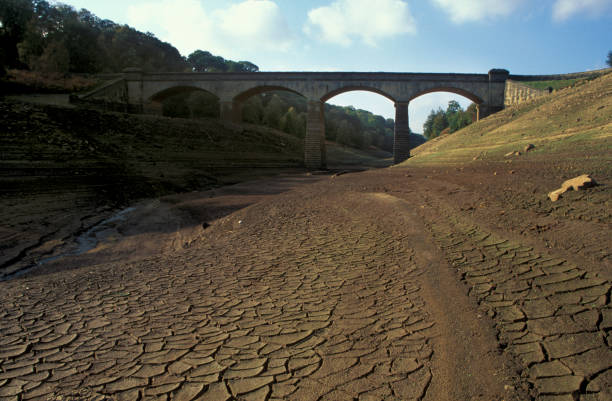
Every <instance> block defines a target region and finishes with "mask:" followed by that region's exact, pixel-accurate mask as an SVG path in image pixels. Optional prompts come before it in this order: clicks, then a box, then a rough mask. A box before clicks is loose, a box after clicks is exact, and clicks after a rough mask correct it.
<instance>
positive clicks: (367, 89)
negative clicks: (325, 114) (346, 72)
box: [321, 85, 396, 103]
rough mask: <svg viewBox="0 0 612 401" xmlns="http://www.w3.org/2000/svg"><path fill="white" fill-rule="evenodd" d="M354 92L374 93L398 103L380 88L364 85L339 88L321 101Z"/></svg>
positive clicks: (324, 96) (327, 94)
mask: <svg viewBox="0 0 612 401" xmlns="http://www.w3.org/2000/svg"><path fill="white" fill-rule="evenodd" d="M354 91H365V92H372V93H376V94H378V95H381V96H384V97H386V98H387V99H389V100H390V101H392V102H393V103H395V101H396V100H395V98H394V97H393V96H391V95H390V94H388V93H386V92H385V91H383V90H380V89H378V88H374V87H371V86H364V85H349V86H343V87H341V88H338V89H334V90H332V91H330V92H328V93H326V94H325V95H323V97H321V101H322V102H327V101H328V100H329V99H331V98H333V97H334V96H338V95H341V94H343V93H347V92H354Z"/></svg>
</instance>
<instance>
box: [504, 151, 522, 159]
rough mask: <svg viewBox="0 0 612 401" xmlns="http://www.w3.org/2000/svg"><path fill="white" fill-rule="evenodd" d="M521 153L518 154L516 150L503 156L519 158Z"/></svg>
mask: <svg viewBox="0 0 612 401" xmlns="http://www.w3.org/2000/svg"><path fill="white" fill-rule="evenodd" d="M520 155H521V152H519V151H518V150H515V151H512V152H508V153H506V154H505V155H504V157H512V156H520Z"/></svg>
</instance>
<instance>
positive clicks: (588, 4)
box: [553, 0, 612, 21]
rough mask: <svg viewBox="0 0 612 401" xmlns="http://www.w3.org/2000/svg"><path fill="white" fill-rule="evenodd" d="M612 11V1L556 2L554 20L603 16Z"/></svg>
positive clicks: (574, 0) (582, 0)
mask: <svg viewBox="0 0 612 401" xmlns="http://www.w3.org/2000/svg"><path fill="white" fill-rule="evenodd" d="M610 9H612V0H556V1H555V4H554V5H553V19H554V20H555V21H565V20H566V19H568V18H570V17H571V16H573V15H575V14H580V13H586V14H589V15H593V16H596V15H601V13H603V12H606V11H607V10H610Z"/></svg>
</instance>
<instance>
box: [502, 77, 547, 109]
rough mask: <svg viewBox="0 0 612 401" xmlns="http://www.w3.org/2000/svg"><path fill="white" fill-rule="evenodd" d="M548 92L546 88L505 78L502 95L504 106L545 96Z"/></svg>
mask: <svg viewBox="0 0 612 401" xmlns="http://www.w3.org/2000/svg"><path fill="white" fill-rule="evenodd" d="M549 93H550V91H549V90H547V89H535V88H532V87H530V86H527V85H525V84H523V83H521V82H517V81H512V80H510V79H509V80H507V81H506V91H505V95H504V106H506V107H507V106H513V105H517V104H520V103H523V102H525V101H527V100H531V99H535V98H538V97H541V96H546V95H548V94H549Z"/></svg>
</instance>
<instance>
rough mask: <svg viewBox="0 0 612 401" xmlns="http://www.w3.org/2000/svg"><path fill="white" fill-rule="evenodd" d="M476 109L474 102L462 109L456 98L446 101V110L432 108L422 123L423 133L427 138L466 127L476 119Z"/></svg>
mask: <svg viewBox="0 0 612 401" xmlns="http://www.w3.org/2000/svg"><path fill="white" fill-rule="evenodd" d="M477 116H478V110H477V106H476V104H475V103H472V104H470V105H469V106H468V108H467V109H466V110H463V108H462V107H461V105H460V104H459V103H458V102H457V101H456V100H451V101H450V102H448V107H447V108H446V110H442V108H441V107H440V108H438V110H432V111H431V113H429V116H427V120H425V124H423V131H424V132H423V135H424V136H425V138H427V139H433V138H435V137H437V136H440V135H443V134H451V133H453V132H455V131H458V130H460V129H461V128H464V127H467V126H468V125H470V124H471V123H472V122H474V121H476V118H477Z"/></svg>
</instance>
